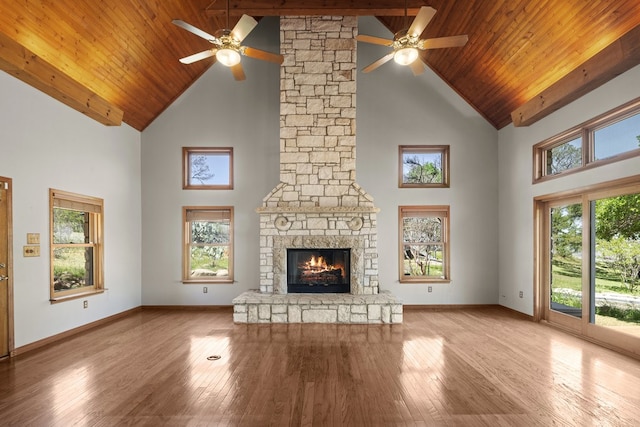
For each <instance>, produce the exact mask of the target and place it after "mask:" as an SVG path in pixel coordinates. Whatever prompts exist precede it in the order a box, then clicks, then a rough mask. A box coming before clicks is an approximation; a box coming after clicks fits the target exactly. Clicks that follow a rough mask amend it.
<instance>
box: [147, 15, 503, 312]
mask: <svg viewBox="0 0 640 427" xmlns="http://www.w3.org/2000/svg"><path fill="white" fill-rule="evenodd" d="M360 26H361V30H360V31H361V32H362V33H367V34H372V35H380V36H385V37H386V36H389V37H391V34H390V33H389V32H388V31H387V30H385V29H384V27H383V26H382V25H381V24H380V23H379V22H378V21H377V20H375V19H374V18H362V19H361V20H360ZM278 39H279V30H278V20H277V19H275V18H265V19H263V20H262V21H260V24H259V25H258V27H256V29H255V30H254V32H252V33H251V34H250V36H249V37H248V38H247V39H246V42H245V44H247V45H250V46H255V47H259V48H262V49H265V50H269V51H277V50H278ZM358 48H359V52H358V56H359V57H358V64H359V68H360V69H361V68H362V67H363V66H365V65H367V64H368V63H370V62H373V61H374V60H376V59H377V58H378V57H380V56H382V55H383V54H384V52H385V50H384V48H381V47H379V46H366V45H365V44H363V43H359V46H358ZM243 64H244V66H245V70H246V75H247V80H246V81H244V82H234V81H233V79H232V77H231V74H230V72H229V70H227V69H225V68H224V67H222V66H220V65H219V64H216V65H214V66H213V67H212V68H211V69H210V70H209V71H207V72H206V73H205V74H204V75H203V77H202V78H201V79H199V80H198V81H197V82H196V83H195V84H194V85H193V86H192V87H191V88H190V89H189V90H188V91H186V92H185V93H184V94H183V95H182V96H181V97H180V98H179V99H178V100H177V102H176V103H175V104H174V105H172V106H171V107H170V108H169V109H167V110H166V111H165V112H164V113H163V114H162V115H161V116H160V117H159V118H158V119H156V120H155V122H154V123H153V124H152V125H151V126H149V127H148V128H147V129H146V130H145V131H144V132H143V134H142V162H143V163H142V176H143V181H142V189H143V199H142V200H143V203H142V204H143V225H142V229H143V255H142V257H143V296H142V300H143V303H144V304H146V305H156V304H157V305H172V304H176V305H182V304H194V305H198V304H223V305H224V304H230V303H231V300H232V299H233V298H234V297H235V296H237V295H239V294H240V293H241V292H243V291H245V290H247V289H255V288H258V278H259V260H258V231H259V230H258V214H257V213H256V212H255V208H257V207H258V206H260V203H261V201H262V199H263V198H264V197H265V196H266V195H267V194H268V193H269V192H270V191H271V190H272V189H273V188H274V187H275V185H276V184H277V183H278V179H279V178H278V177H279V85H280V82H279V71H278V67H277V66H274V65H273V64H269V63H265V62H261V61H255V60H251V59H246V58H245V60H244V61H243ZM398 68H399V67H394V66H393V64H387V65H386V66H383V67H381V68H380V69H378V70H376V71H375V72H374V73H371V74H368V75H364V74H362V73H359V74H358V76H357V80H358V94H357V150H358V153H357V182H358V183H359V184H360V185H361V186H362V187H363V188H364V189H365V190H366V191H368V192H369V193H370V194H371V195H372V196H373V197H374V198H375V203H376V205H377V206H378V207H379V208H381V212H380V214H379V215H378V227H379V233H380V234H379V240H378V249H379V253H380V258H379V259H380V263H379V264H380V265H379V273H380V287H381V289H386V290H391V291H392V292H393V293H394V294H396V295H397V296H399V297H401V298H402V299H403V300H404V302H405V303H406V304H495V303H496V302H497V294H498V286H497V283H498V282H497V280H498V277H497V251H498V248H497V236H498V232H497V230H498V229H497V202H498V196H497V132H496V130H495V129H493V128H492V127H491V126H490V125H489V124H487V123H486V121H484V119H482V118H481V117H480V116H479V115H478V114H477V113H476V112H475V111H474V110H473V109H472V108H470V107H469V106H468V105H466V104H465V103H464V101H462V99H461V98H459V97H458V96H457V95H456V94H455V93H454V92H453V91H452V90H451V89H450V88H448V87H447V86H446V85H445V84H444V83H442V82H441V81H440V79H439V78H438V77H436V76H435V75H434V74H433V73H432V72H430V71H427V72H426V73H425V74H424V75H423V76H420V77H417V78H416V77H413V75H412V74H411V72H410V70H408V69H398ZM398 135H401V137H398ZM400 144H449V145H451V170H452V173H451V181H452V186H451V188H450V189H432V190H410V189H399V188H398V185H397V176H398V175H397V173H398V172H397V159H398V157H397V156H398V145H400ZM182 146H233V147H234V160H235V164H234V170H235V177H234V180H235V189H234V190H230V191H202V190H200V191H199V190H182V187H181V182H182V181H181V174H182V164H181V147H182ZM415 204H448V205H450V206H451V217H452V218H451V224H452V231H451V240H452V242H451V248H452V249H451V250H452V265H451V275H452V278H453V280H452V282H451V283H449V284H434V285H433V292H432V293H427V285H424V284H403V285H401V284H399V283H398V256H397V238H398V231H397V224H398V218H397V211H398V205H415ZM185 205H233V206H234V207H235V219H236V235H235V266H236V274H235V275H236V277H235V278H236V283H235V284H233V285H206V286H207V287H208V290H209V292H208V293H207V294H204V293H203V292H202V287H203V285H183V284H182V283H181V282H180V277H181V241H182V235H181V233H182V229H181V206H185Z"/></svg>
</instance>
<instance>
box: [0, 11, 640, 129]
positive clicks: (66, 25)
mask: <svg viewBox="0 0 640 427" xmlns="http://www.w3.org/2000/svg"><path fill="white" fill-rule="evenodd" d="M407 4H408V10H409V15H410V16H411V15H415V13H416V12H417V10H418V8H419V7H420V6H431V7H433V8H435V9H436V10H437V13H436V15H435V17H434V18H433V20H432V21H431V23H430V24H429V26H428V27H427V28H426V30H425V32H424V33H423V38H424V37H438V36H448V35H458V34H468V36H469V42H468V43H467V45H466V46H465V47H463V48H455V49H439V50H431V51H427V52H426V53H424V58H425V61H426V62H427V63H428V65H429V66H430V68H431V69H433V70H434V71H435V72H436V73H437V74H438V75H439V76H440V77H442V78H443V79H444V80H445V81H446V82H447V83H448V84H449V85H450V86H451V87H452V88H453V89H454V90H455V91H457V92H458V93H459V94H460V95H461V96H462V97H463V98H464V99H466V100H467V101H468V102H469V103H470V104H471V105H472V106H473V107H474V108H475V109H476V110H477V111H478V112H479V113H480V114H482V115H483V116H484V117H485V118H486V119H487V120H488V121H489V122H490V123H491V124H492V125H493V126H495V127H496V128H497V129H500V128H502V127H504V126H506V125H508V124H509V123H511V120H512V118H511V113H512V112H514V111H515V110H516V109H518V108H520V107H521V106H523V105H524V104H525V103H527V102H528V101H532V100H533V101H535V98H536V97H537V96H538V95H539V94H541V93H543V91H545V90H548V89H549V88H550V87H552V86H553V85H554V84H556V85H557V84H558V83H557V82H558V81H560V80H561V79H562V77H564V76H566V75H568V74H570V73H571V72H572V71H574V70H576V69H578V67H580V66H581V65H582V64H584V63H587V61H589V60H590V59H591V58H592V57H593V56H594V55H596V54H597V53H598V52H600V51H602V50H603V49H604V48H605V47H607V46H609V45H611V44H612V43H613V42H614V41H616V40H618V39H619V38H621V37H622V36H623V35H625V34H626V33H628V32H629V31H631V30H632V29H634V28H635V27H636V26H639V25H640V1H638V0H611V1H606V0H601V1H599V0H536V1H531V0H455V1H452V0H423V1H416V0H407ZM404 6H405V1H404V0H369V1H366V2H361V1H356V0H347V1H344V0H343V1H340V0H333V1H328V0H280V1H278V2H272V1H267V0H251V1H246V0H242V1H239V0H230V4H229V10H230V18H229V20H230V26H231V27H233V25H235V22H237V19H238V18H239V16H240V15H242V14H243V13H247V14H249V15H251V16H253V17H255V18H258V19H259V18H260V17H262V16H274V15H275V16H279V15H292V14H295V15H330V14H331V15H374V16H377V17H378V19H379V20H380V21H381V22H382V23H383V24H384V25H385V26H386V27H387V28H389V29H390V30H391V31H392V32H396V31H399V30H401V29H402V28H403V27H404V26H405V18H404V16H403V15H404ZM226 7H227V6H226V3H225V2H224V1H222V0H215V1H213V2H212V1H211V0H162V1H159V0H140V1H132V0H101V1H92V0H84V1H80V0H0V10H1V11H2V13H0V68H2V69H4V70H5V71H8V72H10V73H12V74H13V75H16V76H18V77H20V78H22V79H23V80H24V81H26V82H28V83H29V84H32V85H34V86H35V87H38V86H39V85H40V86H42V85H44V86H47V85H49V86H50V87H51V88H52V89H51V88H50V90H49V91H48V92H47V90H44V91H45V92H47V93H50V94H52V96H54V97H57V98H58V99H60V97H58V96H56V93H58V92H60V91H61V92H63V93H64V92H65V90H66V91H67V92H69V94H68V95H66V97H67V98H68V97H75V99H76V100H75V101H74V102H76V103H78V102H79V103H84V104H86V105H89V103H90V102H93V101H92V100H98V101H99V102H98V104H99V105H98V108H97V110H99V111H98V113H95V112H94V113H95V114H103V113H104V114H106V116H105V118H104V119H103V120H101V121H103V122H105V123H107V122H109V121H110V120H112V117H113V116H114V115H116V116H117V113H118V111H120V112H123V119H122V120H123V121H124V122H125V123H127V124H129V125H130V126H132V127H133V128H135V129H138V130H140V131H141V130H143V129H145V128H146V127H147V126H148V125H149V124H150V123H151V122H152V121H153V120H154V119H155V118H156V117H157V116H158V115H159V114H160V113H161V112H162V111H163V110H164V109H165V108H167V107H168V106H169V105H170V104H171V102H173V101H174V100H175V99H176V98H177V97H178V96H179V95H180V94H181V93H182V92H184V91H185V90H186V89H187V88H188V87H189V86H190V85H191V84H192V83H193V82H194V81H195V80H196V79H197V78H198V77H199V76H200V75H201V74H202V73H203V72H205V71H206V70H207V68H208V67H209V66H210V65H211V61H207V60H204V61H200V62H197V63H194V64H191V65H184V64H181V63H179V62H178V58H181V57H184V56H186V55H189V54H191V53H194V52H199V51H201V50H205V49H207V48H209V47H210V46H211V45H210V44H209V43H208V42H206V41H205V40H202V39H200V38H198V37H196V36H194V35H192V34H190V33H188V32H187V31H184V30H183V29H180V28H178V27H176V26H175V25H172V23H171V20H172V19H175V18H179V19H182V20H184V21H186V22H189V23H191V24H193V25H195V26H196V27H199V28H202V29H203V30H205V31H207V32H209V33H213V32H215V30H216V29H219V28H224V27H226V26H227V25H226V21H227V17H226V13H225V12H226ZM411 20H412V18H409V22H411ZM3 40H4V41H3ZM633 40H635V41H637V38H634V39H633ZM13 42H15V43H13ZM12 43H13V45H15V46H19V47H21V49H23V50H20V51H16V49H15V48H13V47H11V46H12ZM632 45H633V41H632ZM16 55H18V56H20V55H21V56H22V59H20V60H18V61H16V59H15V57H16ZM609 58H610V57H609ZM635 63H637V62H635ZM38 64H41V65H42V64H45V65H46V67H44V68H40V69H39V71H38V72H39V73H40V74H37V73H36V74H35V76H36V78H35V80H37V82H35V83H34V75H33V71H31V70H32V68H33V67H37V66H38ZM633 64H634V63H633V61H632V63H631V64H627V65H625V66H626V67H627V68H629V67H631V66H633ZM47 67H48V68H47ZM52 70H53V71H52ZM374 72H375V71H374ZM619 72H620V70H619V69H616V70H615V73H619ZM25 73H26V74H29V73H31V74H30V76H29V78H23V77H24V75H25ZM41 74H44V75H45V76H49V78H48V79H47V78H45V79H44V80H42V79H40V75H41ZM21 76H22V77H21ZM406 78H407V79H412V78H416V77H413V76H412V75H411V73H407V77H406ZM64 79H69V81H71V82H74V83H75V84H76V85H77V87H76V89H74V90H69V89H68V84H65V85H64V87H62V88H60V87H57V86H54V83H52V82H53V81H61V80H64ZM236 84H242V82H238V83H236ZM38 88H39V89H41V90H43V89H42V87H38ZM65 88H67V89H65ZM581 90H583V91H584V88H581ZM567 95H571V94H567ZM574 95H575V94H574ZM65 100H66V98H65V97H64V96H63V99H62V101H63V102H65ZM67 104H68V105H72V103H69V102H67ZM105 105H110V106H111V108H108V107H107V106H105ZM72 106H74V105H72ZM74 108H76V107H75V106H74ZM77 109H78V108H77ZM85 109H90V108H85ZM95 109H96V108H94V109H91V110H92V112H93V110H95ZM80 110H82V109H80ZM105 111H106V112H105ZM83 112H85V114H88V115H90V114H89V113H87V112H86V111H83ZM109 115H111V116H109ZM116 121H117V119H116ZM111 124H117V123H111Z"/></svg>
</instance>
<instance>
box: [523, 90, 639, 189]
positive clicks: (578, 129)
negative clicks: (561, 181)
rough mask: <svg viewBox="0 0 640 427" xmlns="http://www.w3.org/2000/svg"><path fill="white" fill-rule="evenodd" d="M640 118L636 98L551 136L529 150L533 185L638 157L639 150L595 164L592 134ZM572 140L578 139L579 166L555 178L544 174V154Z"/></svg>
mask: <svg viewBox="0 0 640 427" xmlns="http://www.w3.org/2000/svg"><path fill="white" fill-rule="evenodd" d="M637 114H640V98H636V99H635V100H632V101H630V102H628V103H626V104H623V105H621V106H619V107H617V108H614V109H613V110H610V111H608V112H606V113H604V114H601V115H599V116H597V117H595V118H593V119H591V120H588V121H586V122H584V123H582V124H580V125H578V126H575V127H572V128H571V129H568V130H566V131H564V132H562V133H560V134H558V135H555V136H552V137H551V138H548V139H546V140H544V141H542V142H539V143H537V144H535V145H534V146H533V156H532V158H533V169H532V171H533V181H532V182H533V184H537V183H540V182H545V181H548V180H551V179H556V178H558V177H561V176H567V175H570V174H573V173H576V172H581V171H584V170H588V169H591V168H594V167H599V166H602V165H606V164H609V163H614V162H619V161H622V160H626V159H630V158H632V157H637V156H640V147H638V148H636V149H633V150H629V151H624V152H622V153H618V154H615V155H613V156H611V157H607V158H603V159H599V160H596V159H595V140H594V135H595V132H596V131H598V130H601V129H603V128H606V127H608V126H612V125H614V124H616V123H618V122H620V121H622V120H625V119H627V118H629V117H632V116H635V115H637ZM576 137H580V138H581V141H582V144H581V146H582V165H581V166H577V167H574V168H571V169H567V170H565V171H562V172H559V173H556V174H547V172H546V161H547V152H548V151H550V150H552V149H554V148H556V147H558V146H560V145H562V144H564V143H566V142H569V141H571V140H573V139H576Z"/></svg>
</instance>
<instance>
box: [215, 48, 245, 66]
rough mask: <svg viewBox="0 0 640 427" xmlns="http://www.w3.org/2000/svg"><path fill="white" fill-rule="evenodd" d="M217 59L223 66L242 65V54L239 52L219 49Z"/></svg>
mask: <svg viewBox="0 0 640 427" xmlns="http://www.w3.org/2000/svg"><path fill="white" fill-rule="evenodd" d="M216 59H217V60H218V62H220V63H221V64H222V65H225V66H227V67H233V66H234V65H238V64H239V63H240V53H238V51H237V50H233V49H229V48H223V49H219V50H218V51H217V52H216Z"/></svg>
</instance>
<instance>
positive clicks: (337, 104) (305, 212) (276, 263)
mask: <svg viewBox="0 0 640 427" xmlns="http://www.w3.org/2000/svg"><path fill="white" fill-rule="evenodd" d="M356 35H357V18H356V17H353V16H348V17H328V16H321V17H320V16H317V17H281V18H280V51H281V53H282V54H283V55H284V58H285V59H284V63H283V64H282V67H281V69H280V183H279V184H278V185H277V186H276V187H275V188H274V189H273V190H272V191H271V193H269V194H268V195H267V196H266V197H265V198H264V199H263V203H262V206H260V207H259V208H258V209H257V212H258V213H259V215H260V287H259V290H257V291H251V292H246V293H244V294H242V295H240V296H239V297H237V298H235V299H234V321H236V322H241V323H244V322H265V323H268V322H283V323H296V322H325V323H326V322H330V323H398V322H401V321H402V304H401V303H400V302H399V301H397V300H396V299H395V298H394V297H393V296H391V295H390V294H389V293H386V292H385V293H381V292H380V290H379V285H378V251H377V224H376V214H377V212H378V208H376V207H375V206H374V202H373V198H372V197H371V196H370V195H369V194H368V193H367V192H365V190H364V189H362V188H361V187H360V186H359V185H358V184H357V183H356V181H355V179H356V123H355V122H356V74H357V70H356V39H355V37H356ZM331 249H340V250H347V251H348V252H349V262H348V264H349V273H348V275H349V277H348V279H349V280H348V281H349V290H348V292H344V291H340V292H335V293H334V292H329V293H324V292H323V293H318V292H314V291H310V292H298V291H296V292H295V293H294V292H288V286H287V279H288V274H289V273H290V272H289V271H288V270H289V269H290V268H291V265H290V264H289V263H288V261H287V258H288V257H287V252H288V251H292V250H331Z"/></svg>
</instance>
